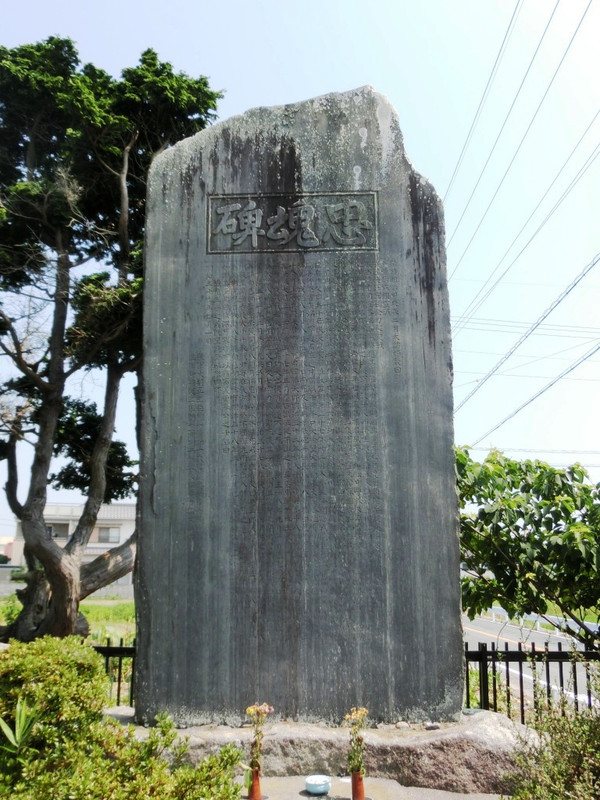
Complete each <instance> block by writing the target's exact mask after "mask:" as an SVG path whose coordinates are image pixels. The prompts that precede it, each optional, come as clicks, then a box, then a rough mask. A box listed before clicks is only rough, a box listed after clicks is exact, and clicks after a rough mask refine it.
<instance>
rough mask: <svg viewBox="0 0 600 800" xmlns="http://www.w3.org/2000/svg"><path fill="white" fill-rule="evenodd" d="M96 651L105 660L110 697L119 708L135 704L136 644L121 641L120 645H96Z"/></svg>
mask: <svg viewBox="0 0 600 800" xmlns="http://www.w3.org/2000/svg"><path fill="white" fill-rule="evenodd" d="M94 650H95V651H96V652H97V653H100V655H101V656H102V657H103V658H104V669H105V670H106V674H107V675H108V677H109V679H110V697H111V700H112V699H114V700H115V701H116V704H117V705H118V706H120V705H129V706H132V705H133V704H134V699H135V644H133V645H124V644H123V639H121V641H120V643H119V644H118V645H113V644H111V640H110V639H107V640H106V644H97V645H94Z"/></svg>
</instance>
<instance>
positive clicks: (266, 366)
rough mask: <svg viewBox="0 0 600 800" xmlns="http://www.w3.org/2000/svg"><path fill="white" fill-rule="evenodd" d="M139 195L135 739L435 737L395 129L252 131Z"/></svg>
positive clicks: (425, 518) (445, 351)
mask: <svg viewBox="0 0 600 800" xmlns="http://www.w3.org/2000/svg"><path fill="white" fill-rule="evenodd" d="M149 183H150V186H149V200H148V221H147V243H146V254H147V255H146V289H145V291H146V300H145V367H144V369H145V400H144V423H143V424H144V431H143V453H142V459H143V461H142V477H143V485H142V501H141V540H140V545H139V556H138V566H137V576H136V583H137V608H138V615H139V620H138V648H139V656H138V661H137V690H136V691H137V714H138V718H139V719H141V720H149V719H150V718H152V717H153V716H154V715H155V714H156V713H157V712H159V711H168V712H170V713H171V714H172V715H173V716H174V717H175V718H176V720H177V721H178V722H180V723H192V722H194V723H201V722H205V721H211V720H212V721H222V720H224V721H231V722H234V721H235V722H237V721H239V720H240V718H241V717H242V716H243V712H244V709H245V708H246V706H247V705H249V704H250V703H252V702H254V701H259V702H262V701H267V702H269V703H271V704H272V705H274V706H275V709H276V711H277V712H278V713H279V714H281V715H282V716H284V717H294V718H298V719H326V720H338V721H339V719H340V718H341V717H342V716H343V714H344V713H346V712H347V710H348V709H349V708H350V707H351V706H355V705H365V706H367V707H368V708H369V709H370V712H371V715H372V716H374V717H375V718H377V719H380V720H384V721H395V720H397V719H398V718H400V717H405V718H433V719H444V718H451V717H453V716H454V715H455V714H457V713H458V711H459V709H460V707H461V701H462V682H461V664H462V641H461V628H460V613H459V555H458V535H457V500H456V494H455V479H454V461H453V451H452V444H453V432H452V390H451V376H452V367H451V351H450V326H449V311H448V298H447V290H446V278H445V257H444V243H443V221H442V209H441V203H440V201H439V199H438V197H437V196H436V194H435V192H434V191H433V190H432V188H431V187H430V186H429V184H428V183H427V182H426V181H424V180H423V179H422V178H421V177H420V176H419V175H418V174H417V173H415V172H414V170H413V169H412V167H411V165H410V163H409V162H408V160H407V158H406V156H405V153H404V148H403V143H402V135H401V132H400V128H399V125H398V119H397V116H396V113H395V112H394V110H393V108H392V107H391V106H390V104H389V102H388V101H387V100H386V99H385V98H384V97H382V96H381V95H379V94H377V93H376V92H374V91H373V90H372V89H371V88H369V87H366V88H362V89H359V90H356V91H351V92H348V93H345V94H332V95H327V96H324V97H320V98H317V99H314V100H311V101H308V102H305V103H299V104H294V105H288V106H284V107H279V108H259V109H255V110H253V111H249V112H248V113H246V114H244V115H242V116H239V117H235V118H233V119H230V120H228V121H226V122H223V123H220V124H217V125H214V126H213V127H211V128H210V129H208V130H206V131H203V132H202V133H200V134H198V135H197V136H195V137H193V138H191V139H188V140H186V141H184V142H181V143H180V144H178V145H177V146H176V147H173V148H172V149H171V150H169V151H168V152H165V153H164V154H163V155H161V156H160V157H159V158H157V159H156V161H155V164H154V166H153V168H152V171H151V175H150V181H149Z"/></svg>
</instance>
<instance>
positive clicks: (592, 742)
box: [513, 703, 600, 800]
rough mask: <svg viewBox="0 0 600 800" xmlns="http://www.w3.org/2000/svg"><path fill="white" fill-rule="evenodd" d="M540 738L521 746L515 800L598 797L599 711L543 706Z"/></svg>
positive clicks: (595, 709) (538, 728)
mask: <svg viewBox="0 0 600 800" xmlns="http://www.w3.org/2000/svg"><path fill="white" fill-rule="evenodd" d="M535 727H536V729H537V731H538V733H539V735H540V736H539V740H538V741H536V742H534V743H531V742H530V743H529V744H526V745H524V747H523V750H522V752H521V753H520V754H519V757H518V764H519V772H518V776H517V784H516V789H515V793H514V795H513V797H514V800H564V798H566V797H568V798H570V800H592V798H597V797H600V711H599V710H598V708H597V707H596V708H592V709H586V710H585V711H580V712H576V711H574V710H573V709H572V708H568V707H567V705H566V703H563V704H562V705H561V706H554V707H550V708H548V707H547V708H545V709H544V711H543V712H542V713H540V714H539V715H538V720H537V723H536V725H535Z"/></svg>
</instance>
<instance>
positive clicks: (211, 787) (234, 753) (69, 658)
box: [0, 639, 241, 800]
mask: <svg viewBox="0 0 600 800" xmlns="http://www.w3.org/2000/svg"><path fill="white" fill-rule="evenodd" d="M54 672H56V673H58V678H57V679H54V678H53V677H52V676H53V674H54ZM101 674H102V662H101V659H100V658H99V657H98V656H97V655H96V654H95V653H94V651H93V650H92V649H91V648H89V647H87V646H85V645H81V644H79V643H78V642H77V641H76V640H75V639H63V640H56V639H40V640H38V641H37V642H33V643H31V644H28V645H22V644H18V643H12V644H11V647H10V649H9V650H8V651H6V652H5V653H3V654H2V655H0V697H1V701H2V704H3V714H4V716H5V717H8V718H10V719H13V718H14V717H15V715H16V713H17V704H18V703H19V702H23V701H22V700H20V698H21V697H25V696H26V697H29V696H31V695H34V696H38V695H39V696H40V698H41V699H40V700H39V712H38V713H39V719H38V720H37V721H36V723H35V725H33V726H32V728H31V734H30V738H29V742H30V747H29V746H28V748H23V749H22V751H21V755H22V758H21V760H20V762H16V760H15V759H14V758H13V756H12V754H9V753H5V755H4V756H3V755H2V752H3V751H0V796H3V797H11V798H14V799H15V800H47V798H50V797H51V798H53V800H80V799H81V800H83V798H85V799H86V800H150V798H153V799H155V798H157V797H160V798H162V799H163V800H209V798H210V799H212V800H237V799H238V798H239V796H240V787H239V785H238V784H237V783H236V782H235V780H234V770H235V768H236V766H237V765H238V764H239V759H240V755H241V753H240V751H239V750H238V749H237V748H236V747H234V746H233V745H231V746H228V747H226V748H224V749H223V750H222V751H221V752H220V753H218V754H216V755H212V756H210V757H209V758H207V759H205V760H204V761H202V762H201V763H200V764H199V765H198V766H197V767H192V766H190V765H189V764H187V763H186V753H187V743H186V742H185V741H181V740H178V738H177V735H176V731H175V728H174V726H173V723H172V722H171V721H170V720H169V719H168V718H167V717H166V716H161V717H159V719H158V720H157V725H156V727H155V728H153V729H151V730H150V731H149V732H148V736H147V738H145V739H144V740H143V741H139V740H138V739H137V738H136V736H135V734H134V729H133V728H131V727H129V728H125V727H123V726H121V725H119V724H118V723H117V722H115V721H113V720H111V719H110V718H106V717H105V716H104V715H103V714H102V705H103V700H104V684H103V681H100V680H99V678H100V675H101ZM10 676H12V677H10ZM63 681H64V682H65V685H64V687H63V688H62V689H60V688H58V684H59V683H61V682H63ZM5 689H6V691H5ZM44 698H45V699H44ZM73 698H74V700H73ZM13 730H14V728H13ZM33 748H35V750H36V751H37V752H34V751H33ZM10 759H12V760H10Z"/></svg>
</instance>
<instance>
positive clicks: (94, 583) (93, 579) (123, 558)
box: [81, 530, 137, 600]
mask: <svg viewBox="0 0 600 800" xmlns="http://www.w3.org/2000/svg"><path fill="white" fill-rule="evenodd" d="M136 544H137V530H135V531H134V532H133V533H132V535H131V536H130V537H129V539H127V541H126V542H123V544H121V545H119V546H118V547H113V549H112V550H107V551H106V553H103V554H102V555H101V556H98V558H95V559H94V560H93V561H91V562H90V563H89V564H84V565H83V566H82V567H81V599H82V600H83V599H84V598H85V597H88V595H90V594H92V593H93V592H95V591H97V590H98V589H101V588H102V587H103V586H108V585H109V584H110V583H112V582H113V581H116V580H117V579H118V578H122V577H123V576H125V575H127V574H128V573H129V572H131V570H132V569H133V564H134V561H135V552H136Z"/></svg>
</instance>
